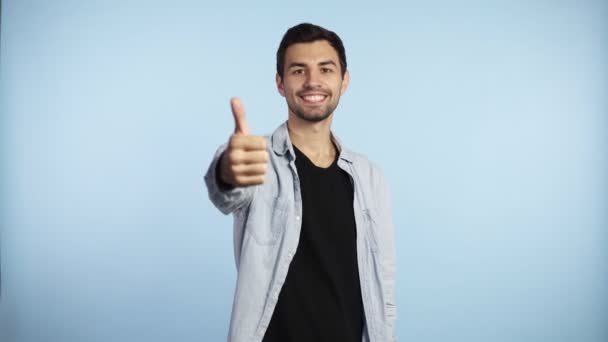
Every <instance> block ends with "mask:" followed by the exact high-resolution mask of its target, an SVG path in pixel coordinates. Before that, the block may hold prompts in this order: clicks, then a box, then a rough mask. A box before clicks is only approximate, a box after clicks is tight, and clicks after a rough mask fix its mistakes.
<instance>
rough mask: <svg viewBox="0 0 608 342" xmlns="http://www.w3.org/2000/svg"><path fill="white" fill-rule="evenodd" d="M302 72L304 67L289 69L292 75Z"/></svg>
mask: <svg viewBox="0 0 608 342" xmlns="http://www.w3.org/2000/svg"><path fill="white" fill-rule="evenodd" d="M303 73H304V69H293V70H292V71H291V74H292V75H301V74H303Z"/></svg>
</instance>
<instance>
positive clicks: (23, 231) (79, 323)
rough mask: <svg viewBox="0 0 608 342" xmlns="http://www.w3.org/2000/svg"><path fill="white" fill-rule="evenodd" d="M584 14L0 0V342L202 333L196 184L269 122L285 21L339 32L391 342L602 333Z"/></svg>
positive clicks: (601, 72) (603, 35)
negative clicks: (242, 138) (386, 254)
mask: <svg viewBox="0 0 608 342" xmlns="http://www.w3.org/2000/svg"><path fill="white" fill-rule="evenodd" d="M607 20H608V4H607V3H606V2H605V1H542V0H539V1H524V0H521V1H479V2H473V1H464V2H462V1H458V2H456V1H454V2H452V1H428V2H414V1H401V2H398V3H382V2H376V1H375V2H365V3H364V4H359V3H355V2H352V3H351V2H348V3H346V2H345V3H341V4H338V3H336V4H334V3H329V2H325V1H308V2H293V3H292V2H285V1H275V2H271V1H267V2H255V4H253V2H251V3H249V2H243V3H237V2H225V3H224V4H220V3H219V2H213V4H210V3H205V2H202V1H171V2H169V1H143V0H134V1H103V2H101V1H100V2H93V1H59V0H57V1H6V0H5V1H3V3H2V31H1V44H2V45H1V98H0V101H1V105H0V111H1V116H0V120H1V122H0V139H1V140H0V141H1V145H0V146H1V151H0V152H1V154H0V157H1V159H0V166H1V169H0V175H1V178H0V181H1V183H0V185H1V188H0V189H1V192H0V195H1V213H0V214H1V215H0V219H1V228H2V232H1V239H2V240H1V257H2V258H1V267H2V269H1V271H2V288H1V291H2V292H1V297H0V340H1V341H3V342H26V341H28V342H29V341H48V342H51V341H58V342H60V341H62V342H63V341H222V340H225V337H226V333H227V327H228V321H229V317H230V310H231V304H232V295H233V291H234V284H235V278H236V271H235V267H234V259H233V254H232V231H231V222H232V221H231V218H230V217H226V216H223V215H221V214H220V213H219V212H218V211H217V210H216V209H215V208H214V207H213V206H212V204H211V203H210V202H209V200H208V198H207V193H206V189H205V187H204V184H203V173H204V171H205V169H206V167H207V165H208V163H209V161H210V159H211V156H212V154H213V152H214V150H215V149H216V148H217V146H218V145H219V144H221V143H223V142H225V141H226V140H227V138H228V136H229V134H230V133H231V131H232V130H233V121H232V117H231V113H230V110H229V98H230V97H231V96H234V95H237V96H240V97H241V98H242V99H243V102H244V104H245V106H246V108H247V115H248V122H249V125H250V127H251V129H252V131H253V132H254V133H258V134H267V133H270V132H272V131H273V130H274V128H275V127H276V126H278V125H279V124H280V123H281V122H282V121H283V120H285V119H286V117H287V112H286V106H285V103H284V99H283V98H282V97H280V96H279V94H278V93H277V91H276V89H275V84H274V75H275V51H276V48H277V46H278V43H279V41H280V39H281V37H282V35H283V33H284V32H285V30H286V29H287V28H289V27H291V26H293V25H295V24H297V23H300V22H303V21H311V22H313V23H317V24H320V25H323V26H326V27H328V28H330V29H332V30H335V31H336V32H338V33H339V34H340V35H341V36H342V38H343V40H344V43H345V45H346V51H347V57H348V62H349V69H350V72H351V85H350V88H349V90H348V91H347V93H346V94H345V95H344V96H343V98H342V101H341V105H340V107H339V109H338V111H337V112H336V115H335V120H334V130H335V132H336V133H337V134H338V135H339V136H340V137H341V139H342V140H343V142H344V143H345V144H346V145H348V146H349V147H351V148H352V149H354V150H358V151H360V152H362V153H364V154H366V155H368V156H369V157H370V158H371V159H372V160H374V161H376V162H378V163H379V164H380V165H381V166H382V167H383V169H384V171H385V173H386V175H387V178H388V181H389V183H390V186H391V193H392V198H393V207H394V211H395V213H394V222H395V225H396V244H397V248H398V292H397V295H398V306H399V320H398V335H399V337H400V340H402V341H417V342H431V341H433V342H435V341H436V342H445V341H466V342H476V341H480V342H481V341H492V342H500V341H518V342H528V341H529V342H539V341H552V342H562V341H564V342H565V341H576V342H600V341H608V324H607V322H608V251H607V249H606V246H607V245H608V210H607V208H608V184H607V183H608V177H607V175H608V139H607V138H608V97H607V96H606V94H608V62H607V61H608V29H607V28H608V24H606V23H607Z"/></svg>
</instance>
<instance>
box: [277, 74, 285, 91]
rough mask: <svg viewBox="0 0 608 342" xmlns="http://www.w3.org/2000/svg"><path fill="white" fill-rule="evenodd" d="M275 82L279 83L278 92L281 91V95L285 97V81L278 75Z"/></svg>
mask: <svg viewBox="0 0 608 342" xmlns="http://www.w3.org/2000/svg"><path fill="white" fill-rule="evenodd" d="M275 81H276V83H277V90H278V91H279V94H281V96H283V97H285V89H284V88H283V79H281V76H279V74H278V73H277V75H276V76H275Z"/></svg>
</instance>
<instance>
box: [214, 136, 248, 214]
mask: <svg viewBox="0 0 608 342" xmlns="http://www.w3.org/2000/svg"><path fill="white" fill-rule="evenodd" d="M227 146H228V144H224V145H222V146H220V147H219V148H218V149H217V151H216V152H215V155H214V156H213V159H212V160H211V164H210V165H209V169H208V170H207V173H206V174H205V184H206V185H207V191H208V193H209V199H210V200H211V202H212V203H213V205H215V207H216V208H218V209H219V210H220V211H221V212H222V213H223V214H225V215H228V214H230V213H232V212H234V211H236V210H238V209H241V208H243V207H246V206H247V205H249V203H251V199H252V198H253V192H254V188H255V187H253V186H248V187H229V186H226V185H225V184H221V180H220V178H219V174H218V172H217V171H218V167H219V165H218V164H219V161H220V158H221V157H222V154H223V153H224V151H225V150H226V148H227Z"/></svg>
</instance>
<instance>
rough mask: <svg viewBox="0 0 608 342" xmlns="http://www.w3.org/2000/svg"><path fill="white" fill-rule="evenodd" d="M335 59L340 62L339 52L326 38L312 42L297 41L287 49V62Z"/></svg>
mask: <svg viewBox="0 0 608 342" xmlns="http://www.w3.org/2000/svg"><path fill="white" fill-rule="evenodd" d="M328 60H331V61H334V62H335V63H336V64H337V65H338V64H339V63H338V61H339V58H338V53H337V52H336V50H335V49H334V48H333V46H331V44H329V42H328V41H326V40H316V41H314V42H310V43H296V44H293V45H290V46H289V47H288V48H287V51H285V62H286V63H285V64H286V65H287V66H288V65H289V63H311V64H316V63H318V62H322V61H328Z"/></svg>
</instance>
